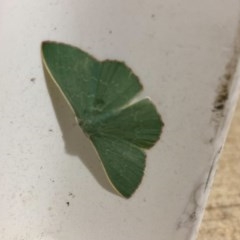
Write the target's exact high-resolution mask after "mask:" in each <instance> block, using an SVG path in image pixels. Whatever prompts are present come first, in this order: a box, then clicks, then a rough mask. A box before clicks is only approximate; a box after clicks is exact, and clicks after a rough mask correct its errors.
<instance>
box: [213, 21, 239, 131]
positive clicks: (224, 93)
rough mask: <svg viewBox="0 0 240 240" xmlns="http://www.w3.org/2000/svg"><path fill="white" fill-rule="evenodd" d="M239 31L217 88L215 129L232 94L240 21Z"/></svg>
mask: <svg viewBox="0 0 240 240" xmlns="http://www.w3.org/2000/svg"><path fill="white" fill-rule="evenodd" d="M238 25H239V26H238V31H237V33H236V37H235V42H234V45H233V46H234V47H233V53H232V57H231V58H230V60H229V62H228V63H227V65H226V68H225V72H224V73H223V75H222V76H220V78H219V81H220V83H219V86H218V88H217V90H216V92H217V95H216V98H215V101H214V103H213V109H212V111H213V122H214V123H215V129H216V130H217V129H218V127H219V124H220V122H221V119H222V118H223V117H224V115H225V114H224V109H225V106H226V102H227V100H228V98H229V96H230V89H231V84H232V80H233V77H234V74H235V72H236V70H237V65H238V61H239V60H238V59H239V56H240V22H239V24H238Z"/></svg>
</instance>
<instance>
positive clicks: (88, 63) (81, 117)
mask: <svg viewBox="0 0 240 240" xmlns="http://www.w3.org/2000/svg"><path fill="white" fill-rule="evenodd" d="M41 49H42V59H43V64H44V67H45V69H46V70H47V72H48V74H49V75H50V76H51V78H52V80H53V81H54V82H55V84H56V85H57V86H58V87H59V89H60V90H61V92H62V94H63V95H64V96H65V99H66V100H67V101H68V103H69V105H70V106H71V107H72V109H73V111H74V113H75V115H76V119H77V121H78V124H79V126H80V127H81V128H82V130H83V132H84V133H85V134H86V135H87V137H88V138H89V139H90V141H91V142H92V144H93V146H94V147H95V149H96V151H97V153H98V156H99V159H100V161H101V163H102V166H103V169H104V171H105V173H106V175H107V177H108V179H109V181H110V183H111V184H112V186H113V188H114V189H115V190H116V191H117V192H118V193H120V194H121V195H122V196H124V197H125V198H129V197H130V196H131V195H132V194H133V193H134V192H135V190H136V189H137V187H138V186H139V184H140V183H141V180H142V178H143V175H144V169H145V165H146V154H145V152H144V149H149V148H151V147H152V146H153V145H154V144H155V143H156V142H157V140H158V139H159V137H160V134H161V132H162V128H163V125H164V124H163V121H162V119H161V116H160V114H159V113H158V112H157V109H156V107H155V106H154V104H153V103H152V101H151V100H150V98H144V99H142V100H139V101H137V102H135V103H132V100H133V99H134V97H136V95H137V94H138V93H139V92H140V91H141V90H142V89H143V86H142V84H141V83H140V80H139V78H138V76H137V75H136V74H135V73H134V72H133V70H132V69H131V68H129V67H128V66H127V65H126V64H125V63H124V62H121V61H115V60H105V61H98V60H97V59H96V58H94V57H93V56H91V55H90V54H88V53H87V52H84V51H82V50H81V49H79V48H77V47H74V46H71V45H67V44H64V43H57V42H50V41H45V42H43V43H42V47H41Z"/></svg>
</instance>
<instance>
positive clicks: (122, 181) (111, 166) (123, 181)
mask: <svg viewBox="0 0 240 240" xmlns="http://www.w3.org/2000/svg"><path fill="white" fill-rule="evenodd" d="M91 140H92V142H93V144H94V146H95V148H96V150H97V152H98V154H99V157H100V159H101V162H102V164H103V167H104V169H105V171H106V174H107V176H108V178H109V180H110V182H111V183H112V185H113V187H114V188H115V189H116V190H117V191H118V192H119V193H120V194H121V195H123V196H124V197H126V198H129V197H130V196H131V195H132V194H133V193H134V191H135V190H136V189H137V187H138V186H139V184H140V183H141V180H142V177H143V174H144V168H145V158H146V156H145V153H144V152H143V151H142V150H141V149H139V148H138V147H136V146H134V145H132V144H130V143H129V142H126V141H124V140H121V139H118V138H116V137H102V136H91Z"/></svg>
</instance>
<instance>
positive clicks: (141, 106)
mask: <svg viewBox="0 0 240 240" xmlns="http://www.w3.org/2000/svg"><path fill="white" fill-rule="evenodd" d="M163 125H164V124H163V121H162V119H161V116H160V115H159V114H158V112H157V109H156V107H155V106H154V104H153V103H152V102H151V100H150V99H147V98H146V99H143V100H141V101H139V102H137V103H135V104H132V105H130V106H128V107H126V108H124V109H122V110H120V111H119V112H117V113H116V114H114V115H112V116H111V117H109V118H107V119H106V120H105V121H104V122H102V124H101V125H100V126H99V127H98V132H99V134H103V135H105V136H115V137H117V138H119V139H122V140H124V141H128V142H129V143H131V144H134V145H136V146H138V147H140V148H150V147H152V146H153V145H154V144H155V142H156V141H157V140H158V139H159V137H160V134H161V131H162V128H163Z"/></svg>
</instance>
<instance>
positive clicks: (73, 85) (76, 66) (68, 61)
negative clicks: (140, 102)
mask: <svg viewBox="0 0 240 240" xmlns="http://www.w3.org/2000/svg"><path fill="white" fill-rule="evenodd" d="M42 56H43V62H44V66H45V67H46V69H47V71H48V73H49V74H50V75H51V77H52V79H53V80H54V81H55V83H56V84H57V85H58V86H59V87H60V89H61V91H62V92H63V94H64V95H65V97H66V98H67V100H68V102H69V103H70V105H71V106H72V108H73V110H74V111H75V113H76V115H77V117H78V118H80V119H84V118H85V117H86V116H87V115H89V113H91V114H95V115H96V116H97V115H98V113H102V112H107V111H111V110H113V109H116V108H119V107H121V106H123V105H124V104H126V103H127V102H129V101H130V100H131V99H132V98H133V97H134V96H135V95H136V94H137V93H138V92H139V91H141V89H142V85H141V84H140V82H139V79H138V77H137V76H136V75H135V74H134V73H133V72H132V70H131V69H130V68H129V67H127V66H126V65H125V64H124V63H123V62H119V61H110V60H106V61H103V62H100V61H98V60H97V59H95V58H94V57H92V56H91V55H89V54H88V53H86V52H84V51H82V50H81V49H79V48H76V47H73V46H70V45H67V44H63V43H56V42H49V41H47V42H43V44H42Z"/></svg>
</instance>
